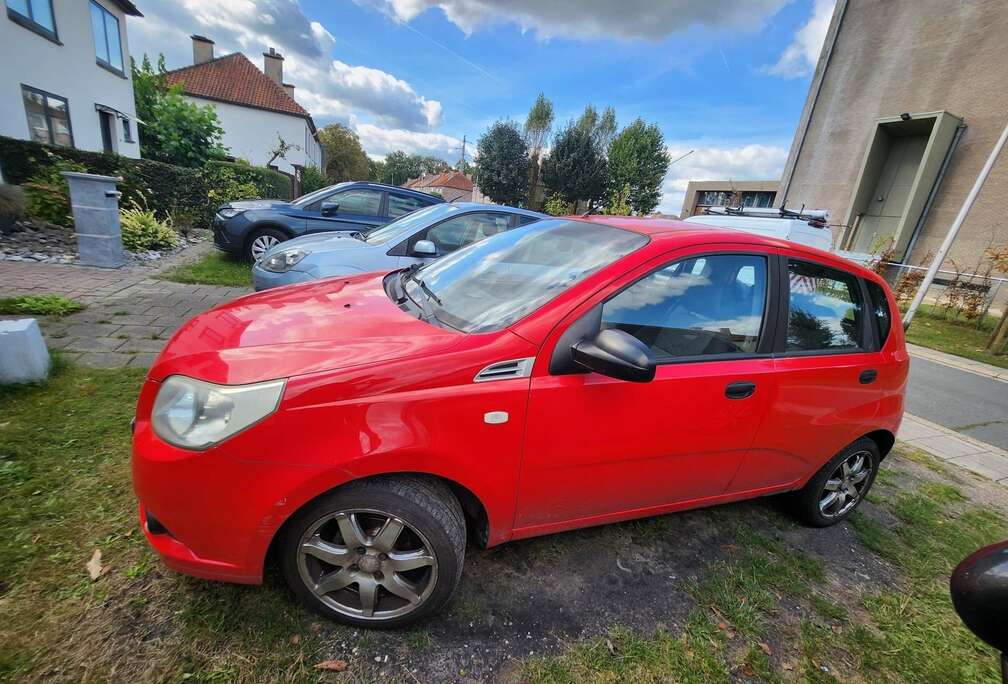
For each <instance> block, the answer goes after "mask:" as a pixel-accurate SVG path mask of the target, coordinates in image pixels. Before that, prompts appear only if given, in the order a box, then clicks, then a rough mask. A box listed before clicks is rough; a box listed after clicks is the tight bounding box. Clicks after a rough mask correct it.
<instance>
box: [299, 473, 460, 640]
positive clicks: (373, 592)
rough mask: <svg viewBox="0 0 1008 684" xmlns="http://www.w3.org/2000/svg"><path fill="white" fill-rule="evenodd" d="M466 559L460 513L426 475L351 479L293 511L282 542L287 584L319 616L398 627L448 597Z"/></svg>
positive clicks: (450, 497)
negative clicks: (348, 483)
mask: <svg viewBox="0 0 1008 684" xmlns="http://www.w3.org/2000/svg"><path fill="white" fill-rule="evenodd" d="M464 558H465V519H464V517H463V514H462V509H461V507H460V506H459V503H458V501H457V500H456V499H455V496H454V495H453V494H452V492H451V490H450V489H448V488H447V487H446V486H444V485H443V484H441V483H440V482H437V481H436V480H431V479H427V478H417V477H388V478H380V479H375V480H364V481H361V482H355V483H351V484H350V485H347V486H346V487H344V488H341V489H339V490H337V491H336V492H334V493H332V494H330V495H328V496H325V497H323V498H322V499H320V500H318V501H316V502H315V503H313V504H311V505H310V506H308V508H306V509H305V510H304V511H302V512H300V513H298V514H297V517H296V518H295V519H294V520H293V521H292V524H291V526H290V528H289V530H288V532H287V536H286V540H285V542H284V554H283V569H284V574H285V576H286V578H287V583H288V584H289V585H290V587H291V589H292V590H293V591H294V593H296V594H297V595H298V596H299V597H300V598H301V599H302V600H303V601H304V602H305V603H306V604H307V605H308V606H310V607H311V608H312V609H314V610H315V611H317V612H319V613H321V614H322V615H324V616H326V617H329V618H332V619H334V620H338V621H340V622H345V623H347V624H351V625H355V626H360V627H400V626H403V625H407V624H410V623H413V622H416V621H417V620H420V619H423V618H424V617H426V616H428V615H430V614H432V613H434V612H436V611H437V610H439V609H440V608H441V607H442V606H444V604H445V603H446V602H447V601H448V599H449V598H451V595H452V593H453V592H454V591H455V587H456V586H457V585H458V582H459V578H460V577H461V574H462V563H463V560H464Z"/></svg>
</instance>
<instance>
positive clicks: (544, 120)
mask: <svg viewBox="0 0 1008 684" xmlns="http://www.w3.org/2000/svg"><path fill="white" fill-rule="evenodd" d="M552 127H553V103H552V102H550V101H549V100H547V99H546V96H545V95H543V94H542V93H539V97H537V98H536V101H535V103H534V104H533V105H532V108H531V109H530V110H529V113H528V117H526V119H525V129H524V133H525V144H526V145H528V149H529V158H530V160H531V162H530V164H529V206H532V207H538V206H540V202H541V199H542V198H541V195H542V178H541V177H540V168H539V163H540V158H541V157H542V151H543V146H544V145H545V144H546V138H547V137H549V132H550V129H551V128H552Z"/></svg>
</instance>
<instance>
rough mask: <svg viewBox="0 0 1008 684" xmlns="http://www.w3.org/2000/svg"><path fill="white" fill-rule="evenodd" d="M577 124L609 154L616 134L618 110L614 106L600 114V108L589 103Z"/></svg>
mask: <svg viewBox="0 0 1008 684" xmlns="http://www.w3.org/2000/svg"><path fill="white" fill-rule="evenodd" d="M576 125H577V127H578V128H579V129H581V130H582V131H583V132H585V133H587V134H588V135H589V136H590V137H591V139H592V140H593V141H595V144H597V145H598V146H599V149H601V150H602V153H603V154H607V153H608V151H609V144H610V143H611V142H612V139H613V136H614V135H616V110H614V109H613V108H612V107H606V108H605V110H604V111H603V112H602V115H601V116H599V113H598V110H596V109H595V107H594V106H593V105H588V106H587V107H585V110H584V113H582V114H581V118H579V119H578V121H577V124H576Z"/></svg>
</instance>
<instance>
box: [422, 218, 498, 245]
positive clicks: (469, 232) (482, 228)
mask: <svg viewBox="0 0 1008 684" xmlns="http://www.w3.org/2000/svg"><path fill="white" fill-rule="evenodd" d="M509 222H510V218H509V217H508V215H507V214H498V213H489V212H479V213H475V214H465V215H463V216H458V217H456V218H453V219H450V220H448V221H445V222H444V223H439V224H438V225H436V226H434V227H433V228H431V229H430V230H428V231H427V236H426V238H423V237H419V238H418V239H420V240H423V239H427V240H430V241H431V242H433V243H434V246H435V247H437V251H438V254H439V255H440V254H447V253H449V252H454V251H455V250H456V249H460V248H462V247H465V246H466V245H470V244H472V243H474V242H479V241H480V240H482V239H484V238H488V237H490V236H491V235H496V234H497V233H503V232H504V231H505V230H507V229H508V224H509Z"/></svg>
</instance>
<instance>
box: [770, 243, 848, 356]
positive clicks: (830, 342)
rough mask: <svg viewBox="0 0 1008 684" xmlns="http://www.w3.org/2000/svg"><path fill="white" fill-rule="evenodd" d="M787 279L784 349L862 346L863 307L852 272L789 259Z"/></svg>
mask: <svg viewBox="0 0 1008 684" xmlns="http://www.w3.org/2000/svg"><path fill="white" fill-rule="evenodd" d="M788 280H789V290H790V292H789V295H788V327H787V350H788V351H839V350H844V349H850V350H856V349H859V348H862V347H864V339H863V338H864V326H863V325H862V315H863V313H862V312H863V308H864V307H863V306H862V302H861V288H860V287H859V286H858V281H857V279H856V278H855V277H854V276H853V275H850V274H849V273H844V272H843V271H838V270H836V269H833V268H829V267H827V266H821V265H819V264H813V263H809V262H807V261H795V260H793V259H789V260H788Z"/></svg>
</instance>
